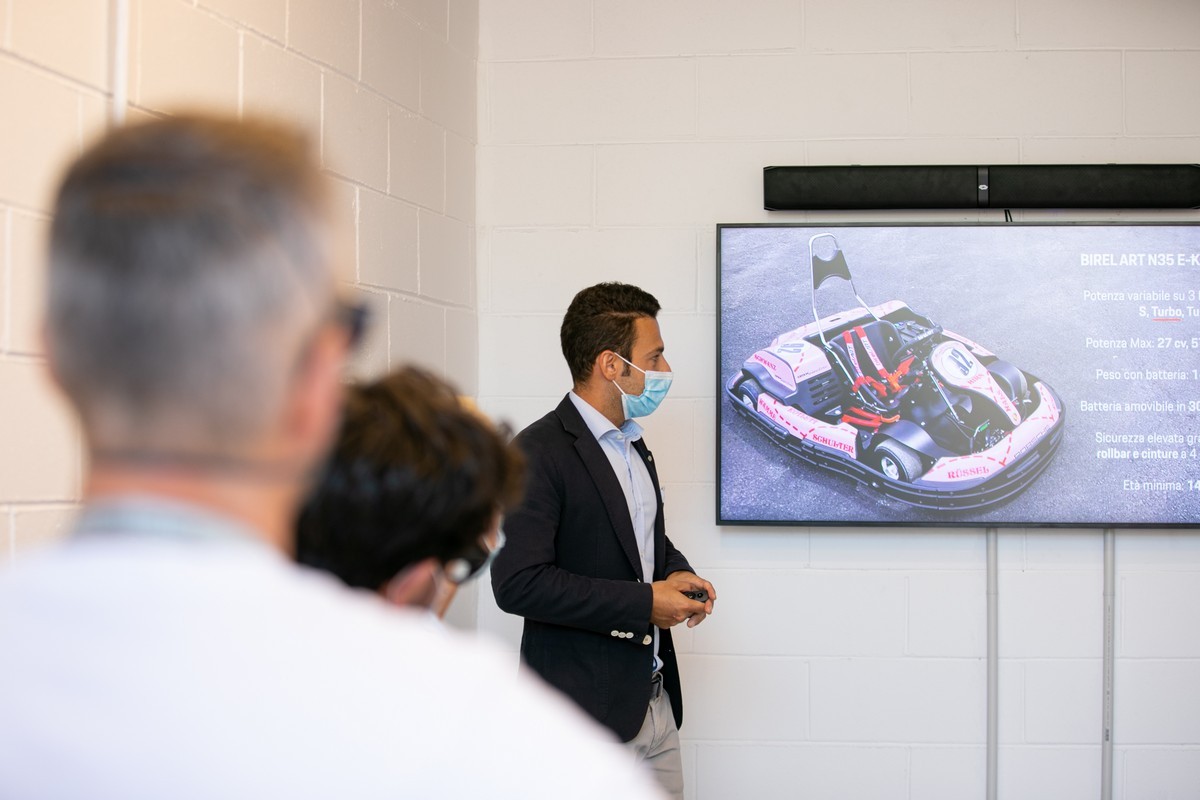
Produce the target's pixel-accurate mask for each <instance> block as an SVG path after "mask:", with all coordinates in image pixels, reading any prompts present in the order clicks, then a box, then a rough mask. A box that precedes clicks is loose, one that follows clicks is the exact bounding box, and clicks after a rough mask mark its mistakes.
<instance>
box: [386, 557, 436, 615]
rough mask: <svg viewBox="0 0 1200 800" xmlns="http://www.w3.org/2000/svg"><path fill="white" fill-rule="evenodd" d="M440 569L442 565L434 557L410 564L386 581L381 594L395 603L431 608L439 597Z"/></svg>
mask: <svg viewBox="0 0 1200 800" xmlns="http://www.w3.org/2000/svg"><path fill="white" fill-rule="evenodd" d="M440 570H441V565H440V564H438V561H437V559H436V558H432V557H430V558H426V559H424V560H423V561H418V562H417V563H415V564H410V565H409V566H407V567H405V568H404V569H402V570H400V572H399V573H397V574H396V576H395V577H394V578H392V579H391V580H390V581H388V582H387V583H385V584H384V585H383V588H382V589H381V590H380V594H382V595H383V597H384V599H386V600H387V601H388V602H389V603H392V604H394V605H398V606H415V607H417V608H431V607H432V606H433V601H434V599H435V598H436V597H437V590H438V580H437V576H438V573H439V571H440Z"/></svg>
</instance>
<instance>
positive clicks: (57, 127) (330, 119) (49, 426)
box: [0, 0, 479, 569]
mask: <svg viewBox="0 0 1200 800" xmlns="http://www.w3.org/2000/svg"><path fill="white" fill-rule="evenodd" d="M109 9H110V3H109V2H108V0H0V108H3V110H4V111H3V120H4V121H3V124H0V153H3V156H0V569H3V568H5V566H6V565H7V564H8V563H10V562H11V561H12V560H13V559H14V557H15V558H19V557H20V554H21V553H23V552H25V551H26V550H27V549H28V548H30V547H33V546H34V545H35V543H36V542H38V541H41V540H44V539H49V538H53V537H54V536H55V535H57V534H59V533H61V532H62V530H63V529H64V527H65V526H66V525H67V524H68V523H69V520H70V518H71V512H72V509H73V508H74V504H75V502H76V501H77V500H78V498H79V496H80V492H81V482H82V470H83V467H82V463H81V459H82V455H81V444H80V441H79V433H78V431H77V430H76V428H75V425H74V423H73V422H72V421H71V419H70V415H69V414H68V413H67V410H66V408H65V407H64V406H63V404H62V403H61V402H60V401H59V400H58V398H57V396H56V395H55V394H54V392H53V391H52V389H51V388H50V387H49V386H48V384H47V382H46V380H45V377H44V363H43V362H44V358H43V355H42V350H41V344H40V340H39V335H38V332H37V329H38V325H39V324H40V323H39V318H40V313H41V309H40V306H41V292H42V286H43V278H42V265H41V260H42V252H43V239H44V236H45V233H46V228H47V222H48V211H49V207H50V203H51V195H52V193H53V189H54V185H55V182H56V180H57V175H58V173H59V171H60V170H61V169H62V167H63V166H64V164H65V163H66V161H67V160H68V159H69V158H70V157H71V156H72V155H74V154H76V153H78V152H79V150H80V148H81V147H82V146H83V145H84V144H85V143H86V142H89V141H91V140H92V139H93V138H94V137H95V136H97V135H98V134H99V133H100V132H102V131H103V130H104V128H105V126H106V125H107V121H108V112H109V104H110V99H111V96H112V94H111V87H110V85H109V84H110V73H109V33H110V30H109V27H110V16H109ZM130 9H131V13H130V25H129V87H128V96H129V100H130V103H131V107H130V110H129V117H130V118H131V119H137V118H139V117H142V116H145V115H153V114H162V113H168V112H170V111H172V110H175V109H180V108H214V109H220V110H223V111H227V112H233V113H245V114H250V113H269V114H274V115H281V116H284V117H286V118H289V119H291V120H293V121H295V122H296V123H297V124H300V125H303V126H304V127H305V128H306V129H307V130H308V131H309V132H310V134H311V136H312V137H313V141H314V143H315V144H316V146H317V148H318V152H319V153H320V156H321V160H322V164H323V166H324V167H325V169H326V171H327V172H328V173H329V174H330V175H331V176H332V177H333V179H334V185H335V199H336V202H337V205H338V208H339V213H340V214H341V215H342V217H343V221H344V223H345V230H346V236H347V239H346V244H347V247H346V258H345V261H344V263H342V264H339V265H338V266H339V275H340V277H341V279H342V280H343V282H344V283H346V284H348V285H351V286H353V287H355V288H356V289H357V290H359V291H360V292H362V293H364V294H365V295H366V296H367V298H368V300H369V301H370V303H371V306H372V310H373V312H374V315H373V316H374V319H373V322H372V328H371V333H370V336H369V338H368V341H367V343H366V347H365V349H364V352H363V353H362V354H360V356H359V357H358V358H357V360H356V363H355V364H354V372H355V373H356V374H360V375H369V374H375V373H378V372H381V371H383V370H385V369H386V368H388V367H389V366H391V365H396V364H399V363H402V362H406V361H416V362H418V363H421V364H424V365H426V366H428V367H430V368H432V369H433V370H435V371H436V372H438V373H439V374H443V375H445V376H447V377H449V378H450V379H451V380H453V381H454V382H455V383H456V384H457V385H458V386H459V387H460V388H461V389H462V390H463V391H465V392H467V393H470V394H474V393H475V392H476V390H477V374H478V367H477V363H478V332H477V319H476V317H477V307H476V290H475V233H474V225H475V205H476V203H475V155H474V151H475V143H476V110H475V109H476V88H475V86H476V80H475V75H476V55H477V52H478V40H479V27H478V6H477V4H476V3H475V2H473V0H454V2H450V0H404V1H400V0H131V2H130Z"/></svg>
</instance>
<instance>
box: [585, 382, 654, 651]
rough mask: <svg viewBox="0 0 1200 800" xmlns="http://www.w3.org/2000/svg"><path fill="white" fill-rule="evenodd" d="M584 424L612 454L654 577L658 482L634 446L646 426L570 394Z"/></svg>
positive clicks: (646, 573) (647, 575) (646, 576)
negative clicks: (617, 419)
mask: <svg viewBox="0 0 1200 800" xmlns="http://www.w3.org/2000/svg"><path fill="white" fill-rule="evenodd" d="M568 397H570V398H571V402H572V403H574V404H575V408H576V409H578V411H579V415H580V416H581V417H583V421H584V424H586V425H587V426H588V430H589V431H591V432H592V435H593V436H595V437H596V441H597V442H598V443H599V444H600V449H601V450H603V451H604V455H605V456H607V457H608V463H609V464H611V465H612V468H613V473H614V474H615V475H616V476H617V481H618V482H619V483H620V484H621V491H622V492H624V493H625V503H626V505H627V506H628V507H629V520H630V522H632V523H633V534H634V537H635V538H636V539H637V547H638V555H639V557H640V558H641V561H642V580H644V581H645V582H646V583H651V582H652V581H653V580H654V520H655V518H656V517H657V516H658V503H657V501H656V500H655V497H654V482H653V481H652V480H651V479H650V470H649V469H647V468H646V464H645V462H643V461H642V457H641V456H640V455H638V453H637V451H636V450H634V448H633V443H634V442H636V441H637V440H638V439H641V438H642V426H641V425H639V424H638V423H637V422H635V421H634V420H632V419H627V420H625V422H624V423H623V424H622V425H621V427H620V428H618V427H617V426H615V425H613V424H612V421H611V420H610V419H609V418H608V417H606V416H604V415H603V414H601V413H600V412H599V411H597V410H596V409H595V408H593V407H592V406H591V405H590V404H589V403H588V402H587V401H586V400H584V399H583V398H582V397H580V396H579V395H577V394H575V392H570V393H568ZM661 668H662V660H661V659H660V658H659V657H658V629H657V628H656V629H655V630H654V670H655V671H656V672H657V671H658V670H659V669H661Z"/></svg>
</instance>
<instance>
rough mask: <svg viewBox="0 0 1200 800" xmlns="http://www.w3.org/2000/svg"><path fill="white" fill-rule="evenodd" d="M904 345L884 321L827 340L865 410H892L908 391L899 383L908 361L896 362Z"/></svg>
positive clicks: (868, 323)
mask: <svg viewBox="0 0 1200 800" xmlns="http://www.w3.org/2000/svg"><path fill="white" fill-rule="evenodd" d="M902 345H903V342H902V341H901V339H900V334H899V333H898V332H897V331H896V326H895V325H893V324H892V323H890V322H888V321H887V320H872V321H871V322H866V323H864V324H862V325H856V326H854V327H853V328H850V329H848V330H846V331H843V332H842V333H841V334H838V335H837V336H834V337H831V338H830V339H829V340H828V348H829V351H830V352H831V354H832V355H833V357H834V358H835V360H836V361H837V362H838V364H839V366H840V367H841V368H842V370H843V371H844V372H845V373H846V376H847V378H849V380H850V383H851V391H852V392H853V393H854V394H855V395H856V397H857V399H858V400H859V401H860V402H861V403H862V404H863V405H865V406H866V407H868V408H875V409H881V410H892V409H895V408H896V407H897V405H898V404H899V402H900V397H901V396H902V395H903V394H904V392H905V391H906V390H907V389H908V385H907V383H902V379H903V378H904V376H905V374H906V373H907V372H908V365H909V363H910V361H911V360H905V361H903V362H899V363H898V362H897V358H896V354H897V353H898V352H899V351H900V349H901V347H902Z"/></svg>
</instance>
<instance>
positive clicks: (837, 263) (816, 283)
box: [808, 233, 879, 348]
mask: <svg viewBox="0 0 1200 800" xmlns="http://www.w3.org/2000/svg"><path fill="white" fill-rule="evenodd" d="M826 236H828V237H829V238H830V239H833V257H832V258H830V259H828V260H826V259H824V258H821V257H820V256H818V255H817V254H816V252H815V251H814V250H813V242H815V241H817V239H821V238H823V237H826ZM808 260H809V263H810V264H811V265H812V312H813V319H814V320H816V321H817V322H818V323H820V320H821V315H820V314H818V313H817V289H819V288H820V287H821V284H823V283H825V281H827V280H829V279H830V278H841V279H842V280H844V281H848V282H849V283H850V291H852V292H854V299H855V300H857V301H858V302H859V303H860V304H862V307H863V308H865V309H866V310H867V313H868V314H870V315H871V316H872V317H874V319H875V320H876V321H877V322H878V321H879V317H877V316H876V315H875V312H874V311H872V310H871V307H870V306H869V305H867V301H866V300H863V299H862V298H861V297H859V294H858V288H857V287H856V286H855V285H854V278H853V277H852V276H851V275H850V266H849V265H848V264H847V263H846V256H844V255H843V254H842V248H841V247H840V246H839V245H838V241H837V237H836V236H834V235H833V234H832V233H818V234H816V235H815V236H813V237H811V238H810V239H809V240H808ZM817 333H818V334H819V335H820V337H821V344H823V345H825V347H826V348H828V347H829V342H828V341H826V339H825V331H824V330H823V329H822V328H821V326H820V324H818V325H817Z"/></svg>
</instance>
